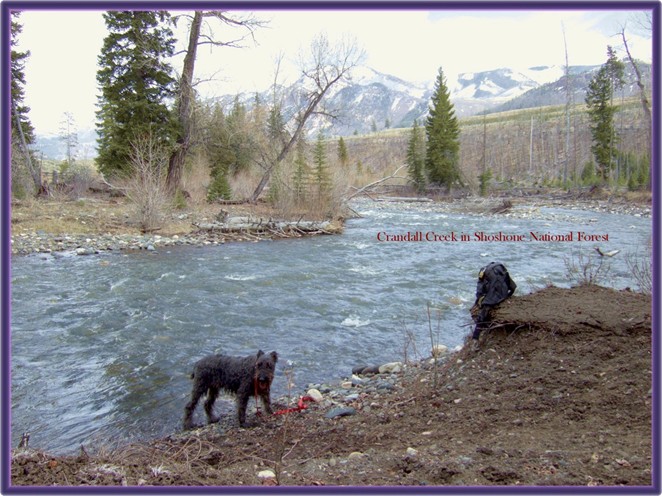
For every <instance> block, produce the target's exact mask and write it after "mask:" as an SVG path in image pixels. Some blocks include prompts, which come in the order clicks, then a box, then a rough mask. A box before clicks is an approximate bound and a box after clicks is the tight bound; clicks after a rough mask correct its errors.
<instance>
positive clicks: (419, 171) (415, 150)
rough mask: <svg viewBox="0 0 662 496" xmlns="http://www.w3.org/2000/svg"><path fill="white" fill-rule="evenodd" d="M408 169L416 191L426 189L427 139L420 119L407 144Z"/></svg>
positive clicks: (415, 124) (416, 122) (415, 122)
mask: <svg viewBox="0 0 662 496" xmlns="http://www.w3.org/2000/svg"><path fill="white" fill-rule="evenodd" d="M407 170H408V172H409V178H410V179H411V181H412V183H414V187H415V188H416V191H417V192H419V193H421V192H423V191H424V190H425V141H424V139H423V134H422V131H421V128H420V126H419V125H418V121H417V120H415V121H414V127H412V129H411V135H410V137H409V144H408V145H407Z"/></svg>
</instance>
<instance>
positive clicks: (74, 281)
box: [11, 202, 652, 453]
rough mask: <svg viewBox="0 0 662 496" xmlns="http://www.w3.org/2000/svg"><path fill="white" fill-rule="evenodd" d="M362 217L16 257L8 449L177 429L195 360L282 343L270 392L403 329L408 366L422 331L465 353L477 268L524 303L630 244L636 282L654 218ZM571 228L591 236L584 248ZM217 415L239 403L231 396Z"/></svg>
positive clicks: (104, 442) (581, 214) (325, 376)
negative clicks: (579, 265) (207, 238)
mask: <svg viewBox="0 0 662 496" xmlns="http://www.w3.org/2000/svg"><path fill="white" fill-rule="evenodd" d="M354 208H355V209H356V210H357V211H359V212H360V213H361V215H362V217H361V218H357V219H352V220H349V221H348V222H347V224H346V229H345V232H344V234H342V235H335V236H318V237H310V238H303V239H291V240H279V241H263V242H259V243H229V244H225V245H220V246H208V247H178V248H167V249H165V248H164V249H161V250H159V251H158V252H157V253H154V252H147V251H140V252H122V253H108V254H102V255H96V256H78V257H65V258H58V259H56V258H54V257H50V256H48V257H44V256H25V257H13V258H12V274H11V283H12V297H11V305H12V321H11V324H12V325H11V345H12V347H11V374H12V376H11V386H12V389H11V428H12V445H13V446H16V445H17V443H18V441H19V440H20V437H21V434H22V433H23V432H26V431H29V432H30V435H31V437H30V446H31V447H35V448H42V449H46V450H48V451H51V452H54V453H72V452H75V451H76V450H77V449H79V447H80V446H81V445H85V447H86V448H88V449H95V448H98V447H100V446H108V445H111V446H115V445H119V444H122V443H125V442H129V441H134V440H139V439H150V438H156V437H160V436H165V435H168V434H170V433H172V432H175V431H177V430H178V429H179V428H180V424H181V420H182V415H183V408H184V405H185V404H186V402H187V400H188V396H189V394H190V388H191V381H190V380H189V378H188V375H189V374H190V372H191V368H192V365H193V363H194V362H195V361H196V360H197V359H199V358H201V357H202V356H204V355H206V354H209V353H217V352H223V353H227V354H231V355H245V354H248V353H254V352H256V351H257V350H258V349H262V350H264V351H271V350H276V351H278V353H279V355H280V361H279V365H278V367H277V375H276V379H275V381H274V385H273V392H272V397H278V396H280V395H282V394H284V393H285V391H286V387H285V382H286V381H285V377H284V374H283V370H284V368H285V367H288V368H290V369H291V370H292V372H293V376H294V381H295V385H296V386H295V387H296V388H298V389H299V390H303V389H304V388H305V387H306V385H307V384H309V383H322V382H327V383H328V382H331V381H333V380H335V379H339V378H341V377H346V376H348V375H349V374H350V373H351V369H352V367H354V366H356V365H358V364H363V363H365V364H380V363H384V362H390V361H398V360H403V358H404V352H405V343H406V342H407V340H408V338H407V336H410V337H413V345H410V346H408V348H407V353H408V357H409V358H415V357H416V354H418V356H419V357H422V356H427V355H429V350H430V346H431V338H430V324H431V327H432V331H433V339H434V340H435V342H440V343H443V344H445V345H447V346H449V347H451V348H452V347H455V346H457V345H460V344H462V343H463V340H464V338H465V336H466V335H467V334H468V333H469V332H470V331H471V329H472V327H471V319H470V315H469V308H470V306H471V305H472V303H473V299H474V292H475V288H476V277H477V273H478V270H479V269H480V267H481V266H483V265H486V264H487V263H489V262H490V261H492V260H498V261H501V262H503V263H504V264H505V265H506V266H507V267H508V269H509V271H510V273H511V275H512V277H513V279H514V280H515V281H516V283H517V284H518V290H517V291H518V293H521V294H524V293H528V292H531V291H532V290H534V289H536V288H539V287H542V286H544V285H546V284H548V283H551V284H555V285H558V286H570V285H572V284H573V281H572V280H571V278H570V277H569V276H568V271H567V268H566V263H565V261H566V260H570V259H575V260H576V259H577V257H578V256H579V255H578V254H579V253H581V254H582V256H583V257H589V256H590V257H591V260H593V261H595V260H597V258H596V257H597V254H596V252H595V251H594V247H595V246H599V247H600V248H601V249H602V250H603V251H605V252H607V251H610V250H620V253H619V254H618V255H616V256H614V257H612V258H609V259H608V261H609V263H610V269H609V272H608V274H607V277H606V279H605V280H603V282H602V284H603V285H607V286H612V287H615V288H619V289H620V288H624V287H627V286H630V287H633V288H635V287H636V282H635V281H633V280H632V279H631V276H630V271H629V269H628V267H627V265H626V263H625V259H626V255H627V254H628V253H634V252H639V253H643V249H644V248H645V246H646V243H647V242H648V240H649V238H650V236H651V226H652V224H651V219H650V218H645V217H635V216H630V215H616V214H604V213H596V212H589V211H577V210H564V209H552V208H548V209H545V208H543V209H541V210H540V211H538V212H537V213H536V214H535V215H534V216H529V215H522V216H517V215H515V216H513V217H506V216H483V215H476V214H471V213H450V212H446V211H443V209H442V210H439V209H436V208H435V207H434V206H433V205H431V204H418V205H417V204H396V203H373V202H358V203H357V204H356V205H355V207H354ZM531 232H533V235H535V236H536V237H539V236H542V237H543V238H544V239H543V240H539V241H536V240H535V238H534V237H533V236H532V235H531ZM407 233H410V234H407ZM417 233H420V234H418V235H417ZM481 233H482V234H481ZM579 233H584V235H586V236H599V237H598V238H595V239H590V240H588V239H584V240H582V241H578V239H577V238H578V236H580V234H579ZM568 235H571V236H572V237H573V239H572V241H562V240H561V239H562V238H563V237H564V236H565V237H567V236H568ZM605 235H606V236H607V237H608V240H605V239H603V238H601V237H600V236H602V237H604V236H605ZM417 236H420V239H421V240H420V241H418V240H416V241H414V239H417ZM514 236H521V238H515V237H514ZM386 239H388V241H386ZM403 239H412V241H404V240H403ZM435 239H436V241H435ZM485 239H489V241H488V240H485ZM500 239H508V240H510V241H501V240H500ZM512 239H519V240H518V241H512ZM428 305H429V307H430V309H431V323H430V322H429V321H428ZM559 311H562V309H559ZM217 404H218V402H217ZM220 406H222V407H223V408H225V409H226V410H228V411H229V410H230V409H231V408H232V403H231V400H224V401H223V402H221V405H220ZM201 410H202V408H201V405H200V406H199V408H198V411H197V412H196V417H195V419H196V421H197V422H202V421H203V417H202V412H201Z"/></svg>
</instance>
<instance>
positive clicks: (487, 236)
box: [377, 231, 609, 243]
mask: <svg viewBox="0 0 662 496" xmlns="http://www.w3.org/2000/svg"><path fill="white" fill-rule="evenodd" d="M377 241H386V242H425V241H432V242H447V243H453V242H459V243H462V242H471V241H478V242H481V241H483V242H506V243H513V242H514V243H522V242H529V241H547V242H573V241H580V242H585V241H588V242H598V241H601V242H602V241H609V234H604V233H587V232H584V231H568V232H564V233H549V232H546V233H543V232H537V231H529V232H528V233H526V234H512V233H504V232H502V231H499V232H495V233H486V232H484V231H476V232H474V233H465V232H455V231H450V232H446V233H440V232H435V231H427V232H423V231H413V232H412V231H407V232H406V233H388V232H386V231H379V232H378V233H377Z"/></svg>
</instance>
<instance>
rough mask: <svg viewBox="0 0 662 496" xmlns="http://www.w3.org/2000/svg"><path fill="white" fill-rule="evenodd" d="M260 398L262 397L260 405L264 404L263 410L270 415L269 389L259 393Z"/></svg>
mask: <svg viewBox="0 0 662 496" xmlns="http://www.w3.org/2000/svg"><path fill="white" fill-rule="evenodd" d="M260 398H262V405H264V411H265V412H267V413H268V414H269V415H271V414H272V413H274V412H273V410H272V409H271V394H270V391H267V392H266V393H264V394H261V395H260Z"/></svg>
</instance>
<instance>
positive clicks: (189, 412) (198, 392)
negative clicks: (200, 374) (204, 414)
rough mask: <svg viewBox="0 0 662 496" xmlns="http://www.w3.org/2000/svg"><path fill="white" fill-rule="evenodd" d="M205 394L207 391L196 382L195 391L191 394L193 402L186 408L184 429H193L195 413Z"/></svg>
mask: <svg viewBox="0 0 662 496" xmlns="http://www.w3.org/2000/svg"><path fill="white" fill-rule="evenodd" d="M204 393H205V390H204V389H203V388H201V387H200V384H199V383H198V382H196V383H195V384H194V385H193V391H192V392H191V401H189V402H188V403H187V404H186V407H185V408H184V429H185V430H186V429H191V428H192V427H193V412H194V411H195V407H196V406H197V404H198V401H199V400H200V398H201V397H202V395H203V394H204Z"/></svg>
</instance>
